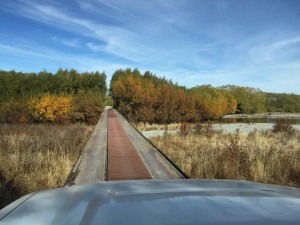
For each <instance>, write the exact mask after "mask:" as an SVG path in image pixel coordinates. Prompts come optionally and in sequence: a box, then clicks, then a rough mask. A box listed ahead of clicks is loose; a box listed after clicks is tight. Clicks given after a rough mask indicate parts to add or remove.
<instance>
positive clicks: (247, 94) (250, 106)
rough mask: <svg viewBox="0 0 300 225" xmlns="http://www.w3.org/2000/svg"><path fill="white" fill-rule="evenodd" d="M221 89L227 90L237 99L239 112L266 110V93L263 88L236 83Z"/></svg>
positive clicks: (260, 111)
mask: <svg viewBox="0 0 300 225" xmlns="http://www.w3.org/2000/svg"><path fill="white" fill-rule="evenodd" d="M220 89H221V90H225V91H227V92H228V93H230V94H231V95H232V96H233V97H234V98H235V99H236V101H237V111H236V112H237V113H248V114H249V113H250V114H253V113H262V112H266V96H265V95H266V94H265V93H264V92H262V91H261V90H259V89H256V88H249V87H239V86H235V85H227V86H222V87H221V88H220Z"/></svg>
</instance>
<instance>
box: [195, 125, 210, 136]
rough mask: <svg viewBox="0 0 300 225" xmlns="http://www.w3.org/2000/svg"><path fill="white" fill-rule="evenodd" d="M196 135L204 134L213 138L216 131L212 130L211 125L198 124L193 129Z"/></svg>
mask: <svg viewBox="0 0 300 225" xmlns="http://www.w3.org/2000/svg"><path fill="white" fill-rule="evenodd" d="M193 133H194V134H203V135H205V136H206V137H211V136H212V135H213V134H214V130H213V128H212V125H211V123H209V122H208V123H204V124H201V123H196V124H195V125H194V127H193Z"/></svg>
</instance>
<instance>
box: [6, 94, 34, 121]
mask: <svg viewBox="0 0 300 225" xmlns="http://www.w3.org/2000/svg"><path fill="white" fill-rule="evenodd" d="M29 120H30V111H29V109H28V106H27V102H26V101H25V100H23V101H16V100H9V101H8V102H5V103H3V104H2V106H1V108H0V121H1V122H4V123H18V124H25V123H27V122H28V121H29Z"/></svg>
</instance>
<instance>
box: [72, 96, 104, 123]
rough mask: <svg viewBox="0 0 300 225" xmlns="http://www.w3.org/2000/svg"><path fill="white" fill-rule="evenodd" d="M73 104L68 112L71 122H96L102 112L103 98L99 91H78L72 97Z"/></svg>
mask: <svg viewBox="0 0 300 225" xmlns="http://www.w3.org/2000/svg"><path fill="white" fill-rule="evenodd" d="M74 102H75V105H74V107H73V109H72V112H71V114H70V118H71V120H72V121H73V122H83V123H87V124H96V123H97V122H98V120H99V118H100V115H101V113H102V112H103V108H104V107H103V100H102V98H101V96H100V93H99V94H98V93H92V92H91V93H80V94H79V95H78V96H76V98H75V99H74Z"/></svg>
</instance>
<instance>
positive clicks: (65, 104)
mask: <svg viewBox="0 0 300 225" xmlns="http://www.w3.org/2000/svg"><path fill="white" fill-rule="evenodd" d="M71 106H72V98H71V97H70V96H58V95H53V94H45V95H43V96H42V97H40V98H32V99H31V100H30V101H29V108H30V109H31V110H32V115H33V117H34V119H35V120H37V121H48V122H61V121H62V120H63V119H67V117H68V115H69V112H70V109H71Z"/></svg>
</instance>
